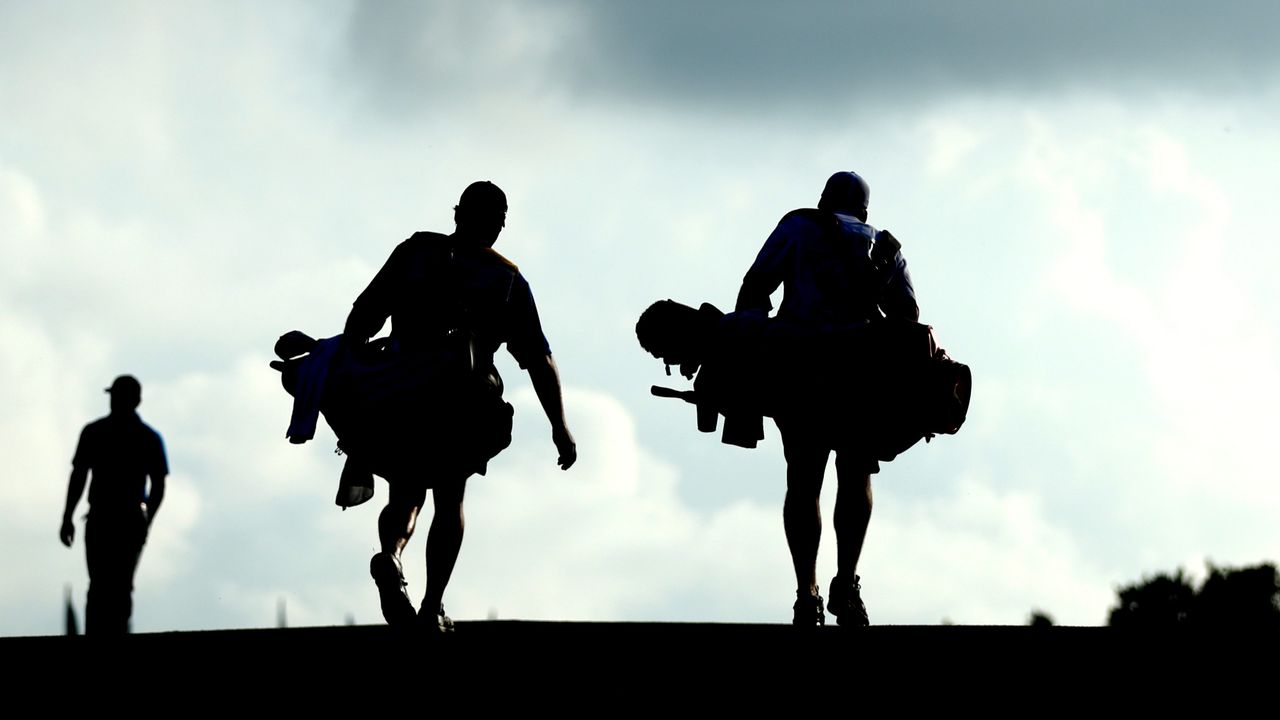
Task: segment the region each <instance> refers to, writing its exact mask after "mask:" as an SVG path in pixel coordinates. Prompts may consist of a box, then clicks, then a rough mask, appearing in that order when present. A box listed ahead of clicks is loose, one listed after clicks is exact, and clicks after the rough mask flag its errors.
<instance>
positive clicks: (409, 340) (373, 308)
mask: <svg viewBox="0 0 1280 720" xmlns="http://www.w3.org/2000/svg"><path fill="white" fill-rule="evenodd" d="M450 242H451V239H450V238H449V237H447V236H444V235H439V234H436V233H416V234H415V235H414V236H413V237H411V238H409V239H408V240H405V241H404V242H402V243H400V245H398V246H397V247H396V249H395V250H394V251H393V252H392V253H391V257H390V258H388V259H387V262H386V264H384V265H383V267H382V269H381V270H379V271H378V274H377V275H376V276H374V278H373V281H372V282H370V283H369V286H368V287H367V288H365V290H364V292H362V293H360V296H359V297H358V298H356V301H355V304H354V307H353V308H352V318H351V319H350V320H348V327H351V326H352V325H353V324H354V326H355V327H356V328H357V329H358V330H359V331H360V332H367V333H368V336H372V335H373V334H375V333H377V331H378V329H380V328H381V327H382V324H383V323H384V322H385V321H386V319H387V318H388V317H390V318H391V337H393V338H396V339H397V340H400V341H401V342H402V343H405V344H407V345H417V344H429V343H430V342H432V339H433V338H436V337H440V336H442V335H443V333H444V332H445V331H447V330H448V329H450V328H452V327H458V326H465V327H466V328H467V329H469V330H470V331H471V332H472V333H474V335H475V337H476V340H477V342H478V344H479V346H480V348H479V349H480V350H481V351H483V352H484V353H485V354H486V356H487V357H489V358H492V356H493V354H494V353H495V352H496V351H497V349H498V347H499V346H501V345H502V344H503V343H506V345H507V350H508V352H510V353H511V355H512V356H513V357H514V358H515V359H516V361H517V362H518V363H520V366H521V367H529V364H530V363H531V362H534V361H536V360H537V359H538V358H540V357H544V356H546V355H550V354H551V347H550V345H549V344H548V343H547V339H546V336H545V335H544V334H543V331H542V323H541V321H540V320H539V318H538V308H537V305H536V304H535V303H534V300H533V292H532V290H531V289H530V288H529V283H528V281H527V280H525V278H524V276H523V275H522V274H521V273H520V270H519V268H517V267H516V266H515V265H514V264H512V263H511V262H510V261H508V260H507V259H506V258H504V257H502V256H501V255H500V254H498V253H497V252H496V251H494V250H493V249H491V248H469V249H468V248H452V246H451V245H450Z"/></svg>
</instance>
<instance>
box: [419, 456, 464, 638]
mask: <svg viewBox="0 0 1280 720" xmlns="http://www.w3.org/2000/svg"><path fill="white" fill-rule="evenodd" d="M466 490H467V480H466V478H465V477H464V478H461V479H459V480H452V481H447V482H442V483H440V484H439V485H438V486H437V487H435V488H433V489H432V491H431V497H432V500H433V502H434V504H435V514H434V515H433V516H432V518H431V529H430V530H428V531H427V593H426V595H425V596H424V597H423V599H422V609H421V611H420V613H419V621H420V622H424V623H428V625H429V624H430V620H429V618H431V617H435V618H436V620H437V626H438V628H437V629H439V630H443V631H448V630H450V629H452V623H451V621H450V620H449V619H448V617H446V616H445V614H444V604H443V600H444V589H445V587H447V586H448V585H449V578H450V577H452V576H453V568H454V565H456V564H457V562H458V552H459V551H460V550H461V549H462V535H463V531H464V530H465V528H466V518H465V516H464V515H463V511H462V500H463V496H464V495H465V494H466Z"/></svg>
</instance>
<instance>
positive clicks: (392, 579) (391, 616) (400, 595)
mask: <svg viewBox="0 0 1280 720" xmlns="http://www.w3.org/2000/svg"><path fill="white" fill-rule="evenodd" d="M388 495H389V498H388V500H387V506H386V507H384V508H383V509H382V512H381V514H379V515H378V541H379V543H380V544H381V546H382V552H380V553H378V554H377V555H374V556H373V558H372V559H371V560H370V561H369V574H370V575H372V576H373V579H374V582H375V583H377V585H378V598H379V600H380V601H381V604H382V617H383V618H384V619H385V620H386V621H387V623H388V624H389V625H397V626H404V625H411V624H412V623H413V622H414V619H415V613H414V611H413V602H412V601H410V600H409V595H408V593H407V592H406V590H405V580H404V571H403V569H402V566H401V563H400V554H401V553H402V552H403V551H404V548H405V546H406V545H408V544H409V538H411V537H413V530H414V527H415V526H416V525H417V522H418V512H419V511H420V510H421V509H422V503H423V502H425V501H426V495H427V491H426V488H425V487H422V486H420V485H417V484H414V483H411V482H407V481H405V480H399V481H396V482H392V483H389V492H388Z"/></svg>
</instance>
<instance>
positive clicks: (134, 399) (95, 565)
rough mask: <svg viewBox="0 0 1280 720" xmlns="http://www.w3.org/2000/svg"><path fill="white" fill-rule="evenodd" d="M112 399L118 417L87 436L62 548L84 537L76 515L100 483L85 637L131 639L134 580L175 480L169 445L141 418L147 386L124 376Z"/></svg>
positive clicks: (98, 423)
mask: <svg viewBox="0 0 1280 720" xmlns="http://www.w3.org/2000/svg"><path fill="white" fill-rule="evenodd" d="M107 392H108V393H110V394H111V414H110V415H108V416H106V417H104V418H101V419H98V420H95V421H94V422H92V423H89V424H88V425H86V426H85V428H84V430H83V431H82V432H81V433H80V442H79V444H78V445H77V446H76V454H75V457H74V458H73V459H72V461H71V480H70V483H69V484H68V486H67V504H66V509H65V511H64V512H63V515H62V530H61V531H60V533H59V535H60V537H61V538H62V544H63V545H66V546H67V547H71V543H72V541H73V540H74V539H75V535H76V527H75V524H74V523H73V522H72V515H73V514H74V512H75V508H76V505H77V504H78V503H79V502H80V496H81V495H83V494H84V489H85V485H86V483H89V480H90V479H92V483H91V484H89V514H88V520H87V521H86V523H85V532H84V547H85V557H86V559H87V561H88V565H89V592H88V600H87V602H86V603H85V633H86V634H89V633H92V634H95V635H98V634H103V635H105V634H124V633H127V632H129V617H130V616H131V615H132V613H133V576H134V572H135V571H136V570H137V568H138V558H139V556H140V555H141V554H142V546H143V544H144V543H145V542H146V540H147V532H148V530H149V529H150V527H151V523H153V522H155V519H156V513H157V512H159V511H160V502H161V501H162V500H164V482H165V477H166V476H167V475H168V474H169V463H168V460H167V459H166V458H165V453H164V441H163V440H161V438H160V434H159V433H157V432H156V431H155V430H152V429H151V427H150V426H148V425H147V424H146V423H144V422H142V419H141V418H139V417H138V413H137V408H138V405H139V404H140V403H141V402H142V385H141V384H140V383H139V382H138V381H137V380H136V379H135V378H134V377H132V376H130V375H121V376H120V377H118V378H116V379H115V382H113V383H111V387H109V388H107ZM148 480H150V487H148Z"/></svg>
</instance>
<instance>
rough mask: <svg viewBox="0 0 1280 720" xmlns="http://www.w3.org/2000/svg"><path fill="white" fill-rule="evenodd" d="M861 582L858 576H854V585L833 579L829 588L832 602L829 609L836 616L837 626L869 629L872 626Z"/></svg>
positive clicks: (828, 606)
mask: <svg viewBox="0 0 1280 720" xmlns="http://www.w3.org/2000/svg"><path fill="white" fill-rule="evenodd" d="M861 581H862V578H860V577H858V576H857V575H854V576H853V582H852V583H848V582H845V581H844V580H841V579H840V578H839V577H834V578H832V579H831V586H830V587H829V588H827V590H828V591H829V592H830V593H831V602H830V603H829V604H828V605H827V609H828V610H830V611H831V614H832V615H835V616H836V624H837V625H848V626H850V627H867V626H868V625H870V624H871V620H870V618H868V617H867V606H866V605H863V604H862V583H861Z"/></svg>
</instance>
